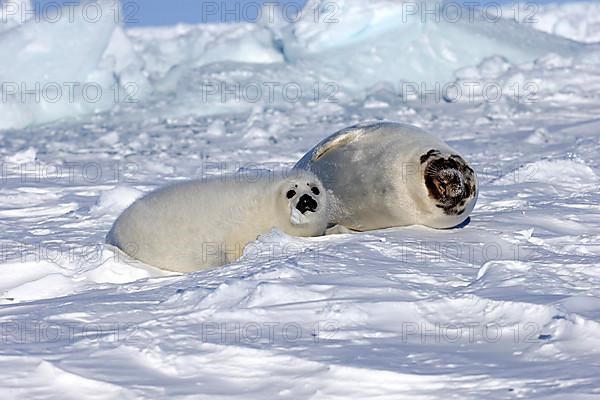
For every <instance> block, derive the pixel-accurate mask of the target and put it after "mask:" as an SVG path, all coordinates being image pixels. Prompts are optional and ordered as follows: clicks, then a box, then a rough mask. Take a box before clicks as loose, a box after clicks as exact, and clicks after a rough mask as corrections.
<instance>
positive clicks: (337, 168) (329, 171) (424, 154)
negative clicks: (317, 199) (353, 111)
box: [295, 122, 478, 231]
mask: <svg viewBox="0 0 600 400" xmlns="http://www.w3.org/2000/svg"><path fill="white" fill-rule="evenodd" d="M295 167H296V168H300V169H304V170H310V171H312V172H314V173H315V174H316V175H317V176H318V177H319V178H320V179H321V181H322V182H323V185H324V186H325V188H326V189H327V190H328V192H329V194H330V197H329V200H330V215H329V223H330V224H332V225H335V224H339V225H343V226H345V227H347V228H349V229H352V230H357V231H367V230H373V229H381V228H389V227H394V226H405V225H425V226H429V227H432V228H452V227H454V226H457V225H459V224H461V223H462V222H464V221H465V220H466V219H467V217H468V216H469V214H470V213H471V211H472V210H473V207H474V206H475V203H476V201H477V194H478V188H477V176H476V174H475V171H474V170H473V168H472V167H471V166H470V165H469V164H468V163H467V162H466V161H465V159H464V158H463V157H462V156H461V155H460V154H459V153H458V152H457V151H456V150H454V149H453V148H451V147H450V146H448V145H447V144H446V143H444V142H443V141H441V140H439V139H438V138H436V137H435V136H432V135H430V134H429V133H427V132H426V131H424V130H422V129H420V128H417V127H415V126H412V125H407V124H402V123H396V122H367V123H362V124H358V125H354V126H351V127H348V128H344V129H342V130H340V131H338V132H336V133H334V134H332V135H331V136H329V137H327V138H326V139H325V140H323V141H322V142H320V143H319V144H317V145H316V146H315V147H314V148H313V149H311V150H310V151H309V152H308V153H306V154H305V155H304V157H302V159H301V160H300V161H298V163H297V164H296V166H295Z"/></svg>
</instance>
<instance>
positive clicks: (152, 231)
mask: <svg viewBox="0 0 600 400" xmlns="http://www.w3.org/2000/svg"><path fill="white" fill-rule="evenodd" d="M288 175H289V176H288ZM327 207H328V204H327V195H326V191H325V189H324V187H323V185H322V183H321V182H320V181H319V179H318V178H317V177H316V176H315V175H313V174H312V173H310V172H306V171H298V170H291V171H282V172H281V174H279V173H277V174H275V173H270V174H261V176H260V177H259V178H258V179H255V177H253V179H252V181H247V180H245V179H238V180H237V181H236V180H235V179H234V178H231V179H225V180H223V179H220V178H211V179H208V180H192V181H187V182H182V183H177V184H174V185H171V186H167V187H164V188H161V189H158V190H156V191H154V192H151V193H149V194H147V195H145V196H144V197H142V198H140V199H138V200H136V201H135V202H134V203H133V204H132V205H131V206H129V208H127V209H126V210H125V211H124V212H123V213H122V214H121V215H120V216H119V217H118V218H117V220H116V221H115V223H114V225H113V227H112V229H111V230H110V232H109V233H108V235H107V237H106V242H107V243H108V244H112V245H114V246H116V247H118V248H119V249H120V250H122V251H123V252H125V253H126V254H128V255H129V256H131V257H133V258H135V259H138V260H140V261H142V262H144V263H146V264H149V265H152V266H155V267H158V268H162V269H166V270H170V271H176V272H191V271H196V270H199V269H204V268H209V267H215V266H220V265H223V264H226V263H228V262H232V261H234V260H236V259H238V258H239V257H240V256H242V254H243V249H244V247H245V246H246V245H247V244H248V243H249V242H251V241H253V240H255V239H256V238H257V236H259V235H261V234H265V233H267V232H269V231H270V230H271V229H272V228H278V229H280V230H281V231H283V232H285V233H287V234H289V235H295V236H319V235H322V234H324V232H325V229H326V228H327V213H328V211H327Z"/></svg>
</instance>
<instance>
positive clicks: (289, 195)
mask: <svg viewBox="0 0 600 400" xmlns="http://www.w3.org/2000/svg"><path fill="white" fill-rule="evenodd" d="M295 195H296V191H295V190H288V192H287V193H286V197H287V198H288V199H291V198H292V197H294V196H295Z"/></svg>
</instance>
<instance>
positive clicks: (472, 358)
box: [0, 0, 600, 399]
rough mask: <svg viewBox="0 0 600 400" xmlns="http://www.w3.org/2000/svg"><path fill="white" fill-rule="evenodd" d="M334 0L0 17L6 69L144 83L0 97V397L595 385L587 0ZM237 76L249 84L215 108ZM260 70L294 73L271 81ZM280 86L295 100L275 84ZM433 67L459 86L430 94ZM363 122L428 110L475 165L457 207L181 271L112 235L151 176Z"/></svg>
mask: <svg viewBox="0 0 600 400" xmlns="http://www.w3.org/2000/svg"><path fill="white" fill-rule="evenodd" d="M100 4H101V5H102V6H103V7H110V4H112V2H108V1H101V2H100ZM339 4H340V12H339V14H338V15H337V18H338V19H339V23H337V24H328V25H325V24H319V23H316V24H315V23H314V22H311V21H312V19H311V18H304V19H303V20H301V21H300V22H298V23H296V24H293V25H288V24H284V23H281V21H278V22H276V23H274V24H272V25H270V24H265V23H259V24H254V25H253V24H235V25H226V24H223V25H198V26H183V25H182V26H174V27H166V28H136V29H123V28H122V26H120V24H119V23H117V22H115V21H114V20H113V18H112V16H111V18H107V19H106V20H104V19H103V20H101V21H99V22H98V23H96V24H87V23H85V21H81V20H77V21H75V22H73V23H67V22H68V21H61V22H59V23H56V24H48V23H45V22H43V21H41V22H35V21H33V22H32V21H27V22H23V23H20V22H19V21H12V22H10V24H11V25H10V26H8V25H7V26H3V27H2V28H0V42H1V43H2V46H3V47H2V48H3V50H6V51H7V53H4V54H11V57H10V59H8V58H2V61H0V77H1V78H2V79H1V80H2V81H3V82H7V81H10V82H13V81H14V82H20V81H24V82H27V83H28V85H29V86H28V87H31V85H32V84H33V83H35V82H38V81H39V82H42V83H48V82H53V81H56V82H59V81H60V82H62V81H73V82H82V83H85V82H98V83H99V84H101V85H102V87H105V88H108V89H107V93H111V96H112V92H111V91H110V87H111V85H114V84H115V83H117V84H118V85H120V87H122V88H126V84H128V83H135V84H136V85H137V86H136V87H137V88H139V89H140V90H139V93H137V94H136V95H135V99H136V100H138V101H137V103H128V102H124V101H120V102H115V101H113V99H112V97H111V98H110V101H109V100H106V102H100V103H99V104H90V103H88V102H86V101H83V100H82V99H81V98H79V99H77V101H74V102H73V103H70V102H68V101H65V100H62V101H61V102H58V103H56V104H47V102H46V103H45V102H43V101H42V102H39V103H35V102H25V103H23V102H20V101H19V94H15V95H11V96H12V97H11V96H9V99H7V101H3V102H0V112H1V113H2V114H1V115H2V119H1V121H0V124H1V126H0V141H1V145H0V162H1V164H0V166H1V169H0V174H1V176H0V179H1V182H2V184H1V186H0V232H2V233H1V234H0V255H1V259H0V263H1V266H0V268H1V269H0V270H1V271H2V279H1V280H0V338H1V339H0V340H2V344H3V346H1V348H0V366H2V368H0V393H2V394H4V395H5V396H6V397H9V398H12V397H16V396H24V397H25V396H26V397H27V398H33V399H38V398H39V399H42V398H67V399H69V398H82V397H83V398H97V399H105V398H106V399H113V398H122V399H130V398H131V399H133V398H194V399H197V398H206V399H209V398H210V399H225V398H237V397H239V398H265V397H279V398H284V399H285V398H289V399H296V398H301V397H307V398H327V399H345V398H380V399H398V398H407V397H410V398H418V399H421V398H422V399H437V398H448V397H456V398H461V399H479V398H483V397H485V398H491V399H506V398H544V399H548V398H555V399H559V398H569V399H592V398H597V397H599V396H600V381H599V379H598V376H600V373H599V372H600V371H599V367H598V360H600V350H599V349H600V335H599V334H598V332H599V331H600V330H599V328H600V326H599V324H600V300H599V298H600V272H599V270H598V264H599V261H600V257H599V255H600V244H599V243H600V233H599V232H600V229H599V227H600V207H599V205H598V204H599V203H600V194H599V192H598V184H599V183H600V182H599V181H600V164H599V162H600V159H599V158H598V152H599V151H600V140H599V135H598V132H599V131H600V121H599V120H598V117H597V115H598V113H599V112H600V101H599V99H600V68H599V65H600V50H599V49H598V47H597V46H596V45H594V44H589V43H584V42H595V41H598V39H597V38H598V37H600V27H599V26H598V24H597V13H595V12H594V11H593V10H595V9H596V8H597V5H596V4H595V3H580V4H567V5H550V6H543V7H542V8H541V9H540V12H539V13H538V15H536V17H537V18H538V19H539V23H536V24H531V26H528V25H527V24H524V23H521V24H516V23H513V22H510V21H501V22H499V23H498V24H496V25H492V24H491V23H487V22H486V21H482V20H478V22H474V23H470V22H468V21H464V22H462V23H455V24H450V23H447V22H446V23H443V22H440V23H436V22H432V21H426V22H425V23H422V22H420V20H419V19H418V18H416V17H415V18H416V19H415V18H412V19H410V21H407V23H406V24H399V23H398V18H401V17H402V15H401V10H400V11H399V9H398V7H399V6H398V5H397V4H396V2H391V1H387V0H378V1H373V2H365V3H358V2H354V3H351V2H349V1H344V2H339ZM361 4H362V5H361ZM109 10H110V9H109ZM361 16H363V17H361ZM367 16H368V18H367ZM305 17H306V16H305ZM565 21H566V22H565ZM573 21H580V24H579V25H577V24H575V23H574V22H573ZM7 24H8V23H7ZM532 28H536V29H538V30H540V31H545V32H547V33H542V32H536V31H532ZM82 29H83V30H84V31H82ZM553 34H557V35H562V36H564V37H562V38H561V37H559V36H556V35H553ZM569 39H573V40H569ZM49 49H52V51H51V52H50V51H49ZM9 50H10V53H8V51H9ZM207 82H209V83H210V84H215V85H217V86H216V87H217V92H216V93H214V94H208V93H209V92H206V90H208V89H211V90H212V89H214V88H215V87H214V86H210V87H209V86H207ZM236 82H239V83H240V85H243V84H246V85H248V84H251V86H250V87H249V89H248V90H250V89H252V87H254V88H256V85H258V86H259V87H261V88H262V89H263V92H262V95H261V96H259V100H258V101H256V102H250V101H247V100H248V98H249V97H251V96H250V92H248V93H247V95H240V96H239V97H240V99H239V101H236V100H237V99H236V98H234V96H232V95H229V97H227V98H225V101H222V100H223V99H222V98H221V95H222V94H223V93H222V92H221V89H222V88H221V87H220V86H219V85H221V84H225V85H229V86H228V87H229V88H231V87H235V83H236ZM266 82H276V83H280V86H279V87H276V89H275V90H274V92H273V97H272V98H270V96H269V91H268V86H267V85H265V83H266ZM403 82H404V85H403ZM411 82H412V83H413V84H416V86H417V88H418V89H419V90H416V91H415V90H412V89H413V88H412V87H409V86H407V85H406V84H407V83H411ZM291 83H295V84H297V85H298V86H297V87H300V88H301V89H302V90H303V96H302V98H301V99H300V100H298V101H297V102H292V101H291V100H290V96H292V94H291V92H290V93H288V94H286V93H284V92H283V91H282V90H280V88H281V87H283V86H284V85H285V84H291ZM435 83H439V84H440V85H439V86H440V88H443V87H444V85H446V84H448V83H450V84H453V85H454V86H452V87H451V89H452V90H456V88H457V87H460V88H462V94H461V96H455V94H456V92H452V91H451V90H448V91H446V93H439V92H441V89H440V90H439V92H438V93H435V94H432V93H430V94H426V93H422V91H421V90H420V89H421V86H422V85H425V86H426V87H425V88H426V89H429V90H431V89H432V88H435ZM315 84H318V86H314V85H315ZM327 84H330V85H331V84H334V87H333V89H334V90H332V88H331V87H326V85H327ZM469 85H471V87H473V88H474V89H473V91H472V93H470V92H469V91H468V90H467V89H468V88H469ZM486 85H487V86H486ZM311 87H312V89H311ZM317 87H318V88H319V89H320V91H319V93H318V96H316V98H315V96H314V95H315V91H314V90H315V88H317ZM498 88H499V89H500V91H501V96H500V97H499V98H497V99H496V98H495V91H497V90H498ZM402 89H404V90H402ZM203 90H204V92H203ZM453 95H454V96H453ZM286 96H288V97H287V100H286ZM436 97H439V99H436ZM328 98H329V99H333V100H337V102H328V101H326V100H327V99H328ZM444 99H445V100H444ZM245 100H246V101H245ZM450 100H452V101H450ZM374 119H389V120H397V121H402V122H408V123H412V124H415V125H418V126H420V127H423V128H425V129H427V130H428V131H430V132H432V133H433V134H435V135H437V136H439V137H441V138H442V139H444V140H446V141H448V142H449V144H450V145H451V146H452V147H454V148H456V149H458V150H459V151H460V152H461V154H463V155H464V156H465V157H466V158H467V159H468V160H469V161H470V162H471V163H472V164H473V165H474V167H475V169H476V171H477V173H478V177H479V182H480V185H481V186H480V195H479V200H478V204H477V206H476V208H475V210H474V211H473V213H472V215H471V217H470V220H469V222H468V223H466V224H463V225H462V226H461V227H458V228H456V229H451V230H433V229H428V228H424V227H418V226H414V227H405V228H394V229H386V230H381V231H372V232H365V233H359V234H342V235H330V236H325V237H318V238H295V237H290V236H287V235H285V234H284V233H282V232H278V231H272V232H270V233H268V234H266V235H262V236H261V237H259V238H257V240H256V241H255V242H253V243H252V244H251V246H249V247H248V249H247V251H246V253H245V255H244V256H243V257H242V258H241V259H240V260H239V261H237V262H235V263H233V264H230V265H227V266H225V267H222V268H216V269H212V270H207V271H200V272H197V273H193V274H189V275H173V274H169V273H166V272H163V271H159V270H156V269H154V268H152V267H149V266H146V265H143V264H141V263H139V262H136V261H135V260H131V259H129V258H128V257H127V256H126V255H124V254H122V253H120V252H119V251H117V250H115V249H114V248H111V247H110V246H105V245H103V241H104V236H105V235H106V232H107V231H108V230H109V228H110V226H111V224H112V222H113V221H114V219H115V218H116V216H117V215H118V214H119V212H121V211H122V210H123V209H124V208H125V207H127V205H128V204H130V203H131V202H132V201H134V200H135V199H136V198H137V197H138V196H140V195H141V194H142V193H145V192H147V191H149V190H152V189H154V188H157V187H160V186H163V185H165V184H167V183H168V182H171V181H173V180H180V179H185V178H190V177H200V176H202V175H205V174H219V173H222V174H225V173H234V172H236V171H242V172H244V171H252V170H256V169H257V168H270V169H272V168H278V167H282V166H290V165H293V163H295V161H297V160H298V159H299V158H300V157H301V156H302V155H303V154H304V152H305V151H307V150H308V149H310V148H311V147H312V146H313V145H314V144H315V143H317V142H318V141H320V140H321V139H323V138H324V137H325V136H326V135H328V134H330V133H332V132H334V131H335V130H337V129H340V128H342V127H345V126H348V125H351V124H354V123H357V122H360V121H365V120H374Z"/></svg>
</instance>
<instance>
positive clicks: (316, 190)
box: [310, 187, 321, 196]
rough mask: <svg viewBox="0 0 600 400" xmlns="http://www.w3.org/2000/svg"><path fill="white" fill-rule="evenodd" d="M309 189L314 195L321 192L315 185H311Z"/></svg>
mask: <svg viewBox="0 0 600 400" xmlns="http://www.w3.org/2000/svg"><path fill="white" fill-rule="evenodd" d="M310 191H311V192H313V194H314V195H315V196H318V195H319V194H321V191H320V190H319V188H317V187H313V188H312V189H310Z"/></svg>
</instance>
